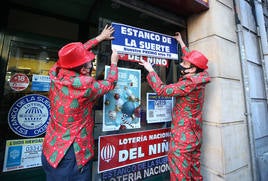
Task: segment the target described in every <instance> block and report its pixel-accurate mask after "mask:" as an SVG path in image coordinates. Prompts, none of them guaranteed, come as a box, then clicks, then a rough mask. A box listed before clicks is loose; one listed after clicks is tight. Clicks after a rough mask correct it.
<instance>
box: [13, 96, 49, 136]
mask: <svg viewBox="0 0 268 181" xmlns="http://www.w3.org/2000/svg"><path fill="white" fill-rule="evenodd" d="M49 118H50V101H49V99H48V98H47V97H46V96H43V95H39V94H29V95H26V96H24V97H21V98H20V99H18V100H17V101H16V102H15V103H14V104H13V105H12V106H11V108H10V110H9V112H8V124H9V127H10V128H11V130H12V131H13V132H14V133H16V134H17V135H19V136H22V137H36V136H40V135H42V134H43V133H45V131H46V128H47V125H48V122H49Z"/></svg>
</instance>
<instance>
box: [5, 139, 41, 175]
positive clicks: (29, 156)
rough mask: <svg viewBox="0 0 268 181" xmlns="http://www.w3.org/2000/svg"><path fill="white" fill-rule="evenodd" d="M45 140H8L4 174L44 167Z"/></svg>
mask: <svg viewBox="0 0 268 181" xmlns="http://www.w3.org/2000/svg"><path fill="white" fill-rule="evenodd" d="M43 141H44V139H43V138H33V139H20V140H7V141H6V151H5V158H4V166H3V172H7V171H13V170H21V169H26V168H33V167H38V166H42V163H41V153H42V144H43Z"/></svg>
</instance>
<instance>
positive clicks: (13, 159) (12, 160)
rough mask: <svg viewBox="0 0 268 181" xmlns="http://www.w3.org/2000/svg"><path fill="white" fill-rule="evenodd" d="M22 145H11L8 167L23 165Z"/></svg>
mask: <svg viewBox="0 0 268 181" xmlns="http://www.w3.org/2000/svg"><path fill="white" fill-rule="evenodd" d="M21 152H22V146H11V147H9V148H8V154H7V167H15V166H19V165H21Z"/></svg>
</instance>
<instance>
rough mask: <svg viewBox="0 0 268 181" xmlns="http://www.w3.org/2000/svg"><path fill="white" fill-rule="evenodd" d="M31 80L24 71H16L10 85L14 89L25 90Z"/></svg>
mask: <svg viewBox="0 0 268 181" xmlns="http://www.w3.org/2000/svg"><path fill="white" fill-rule="evenodd" d="M29 83H30V81H29V78H28V77H27V75H25V74H22V73H15V74H14V75H13V76H12V77H11V78H10V80H9V85H10V87H11V89H12V90H14V91H23V90H25V89H26V88H27V87H28V85H29Z"/></svg>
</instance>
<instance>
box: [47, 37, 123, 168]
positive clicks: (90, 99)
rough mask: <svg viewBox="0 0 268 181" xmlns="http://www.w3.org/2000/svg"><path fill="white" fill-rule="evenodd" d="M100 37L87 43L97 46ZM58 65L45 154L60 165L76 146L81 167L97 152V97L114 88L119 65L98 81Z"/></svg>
mask: <svg viewBox="0 0 268 181" xmlns="http://www.w3.org/2000/svg"><path fill="white" fill-rule="evenodd" d="M97 43H98V41H96V40H92V41H89V42H87V44H90V46H92V47H93V46H95V45H96V44H97ZM57 68H58V67H57V64H55V65H54V66H53V67H52V69H51V70H50V79H51V88H50V93H49V98H50V101H51V112H50V113H51V114H50V115H51V120H50V123H49V125H48V127H47V131H46V135H45V139H44V143H43V153H44V155H45V157H46V159H47V161H48V162H49V163H50V165H51V166H52V167H54V168H56V167H57V166H58V164H59V162H60V161H61V160H62V158H63V157H64V155H65V153H66V151H67V150H68V148H69V147H70V146H71V145H73V147H74V151H75V157H76V162H77V165H78V168H81V167H83V166H84V165H85V164H86V163H87V162H88V161H89V160H90V159H91V158H92V157H93V155H94V138H93V127H94V119H93V117H92V108H93V106H94V103H95V101H96V99H97V98H98V97H100V96H102V95H104V94H106V93H107V92H108V91H110V90H111V89H113V88H114V86H115V82H116V81H117V79H118V69H117V66H116V65H114V64H112V65H111V68H110V72H109V74H108V77H107V79H106V80H99V81H96V80H95V79H94V78H93V77H90V76H86V75H81V74H78V73H76V72H74V71H70V70H67V69H59V72H58V74H56V69H57Z"/></svg>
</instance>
